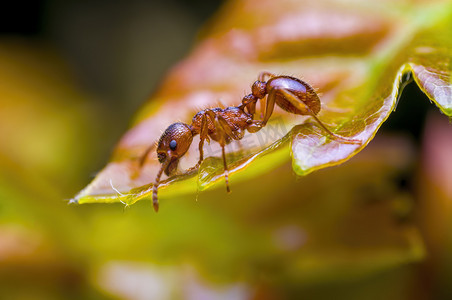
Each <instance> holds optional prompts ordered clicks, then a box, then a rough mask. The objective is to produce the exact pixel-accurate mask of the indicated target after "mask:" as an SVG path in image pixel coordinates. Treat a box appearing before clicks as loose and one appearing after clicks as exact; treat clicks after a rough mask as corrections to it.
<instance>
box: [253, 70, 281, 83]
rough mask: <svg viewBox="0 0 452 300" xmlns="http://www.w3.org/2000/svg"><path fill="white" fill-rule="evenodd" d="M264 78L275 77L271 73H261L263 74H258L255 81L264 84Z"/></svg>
mask: <svg viewBox="0 0 452 300" xmlns="http://www.w3.org/2000/svg"><path fill="white" fill-rule="evenodd" d="M266 76H268V77H270V78H272V77H275V76H276V75H275V74H273V73H270V72H266V71H263V72H260V73H259V76H257V80H259V81H262V82H265V77H266Z"/></svg>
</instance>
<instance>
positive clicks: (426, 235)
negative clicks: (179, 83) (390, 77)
mask: <svg viewBox="0 0 452 300" xmlns="http://www.w3.org/2000/svg"><path fill="white" fill-rule="evenodd" d="M220 4H221V1H201V0H199V1H188V0H169V1H161V2H158V3H154V2H153V1H115V2H112V1H101V0H96V1H51V0H48V1H18V2H15V4H10V6H8V7H7V8H6V7H5V8H4V9H2V10H1V12H0V34H1V35H0V107H1V109H0V298H1V299H285V298H286V299H300V298H303V299H330V298H331V297H333V296H334V297H335V298H338V299H364V298H365V299H433V298H437V299H440V298H442V299H448V298H449V297H451V296H452V290H451V288H450V285H449V282H450V281H451V280H452V260H451V257H452V256H451V255H450V251H451V250H452V245H451V241H452V233H451V232H452V230H450V229H452V221H451V220H452V218H451V216H452V202H451V201H452V199H451V198H452V192H451V186H452V171H451V170H452V167H450V166H451V164H452V160H451V158H450V154H449V153H451V151H452V145H451V141H452V139H451V137H452V133H451V126H450V125H449V124H448V120H447V118H446V117H444V116H441V115H440V113H439V112H437V109H436V108H435V107H433V106H431V105H430V103H429V101H428V98H426V97H425V96H424V95H423V94H422V92H421V91H420V90H419V89H418V88H417V86H416V85H414V84H410V85H409V86H408V87H407V88H406V89H405V91H404V93H403V95H402V99H401V100H400V104H399V106H398V108H397V111H396V112H395V113H393V114H392V115H391V117H390V119H389V120H388V122H386V123H385V125H384V126H383V128H382V129H381V130H380V132H379V134H378V136H377V138H376V139H375V140H374V141H373V142H372V143H371V144H370V145H369V147H367V148H366V149H365V150H364V151H363V152H362V153H360V154H358V155H357V156H356V157H355V158H353V159H352V160H351V161H349V162H347V163H345V164H344V165H342V166H340V167H335V168H329V169H325V170H321V171H318V172H315V173H313V174H311V175H309V176H307V177H304V178H301V179H298V178H296V177H295V176H294V175H293V173H292V171H291V166H290V164H287V165H284V166H281V167H279V168H278V169H276V170H275V171H273V172H272V173H271V174H264V175H262V176H261V177H259V178H257V179H253V180H250V181H248V182H241V183H237V184H234V189H233V195H234V197H231V195H227V194H225V193H223V190H213V191H206V192H203V193H201V194H200V195H199V196H198V199H197V200H198V201H195V199H194V198H193V197H192V196H187V197H181V198H178V199H174V201H171V202H169V201H168V203H167V204H166V205H165V212H164V213H159V214H155V213H154V212H153V210H152V207H151V205H149V202H148V201H140V202H138V203H137V204H136V205H134V206H132V207H124V206H122V205H119V204H118V205H113V204H112V205H82V206H68V205H67V199H70V198H71V197H73V196H74V195H75V194H76V193H77V192H78V191H79V190H80V189H82V188H83V187H84V186H85V185H86V184H87V183H88V182H89V181H90V179H92V178H93V176H94V175H95V172H97V171H98V170H100V169H101V168H102V167H103V166H104V165H105V164H106V163H107V161H108V158H109V156H110V153H111V151H112V149H113V147H114V144H115V142H116V141H117V140H118V139H119V138H120V136H121V135H122V134H123V133H124V132H125V130H126V129H127V126H128V124H129V122H130V120H131V118H132V116H133V114H134V113H135V112H136V111H137V110H138V108H139V107H140V105H141V104H142V103H143V102H144V101H145V100H146V99H147V98H148V97H149V95H150V94H151V93H152V91H153V90H154V89H155V88H156V87H157V85H158V83H159V80H161V78H162V77H163V75H164V73H165V72H166V71H167V70H168V68H170V67H171V66H172V65H173V64H174V63H175V62H176V61H178V60H180V59H181V58H183V57H184V55H185V54H186V53H187V52H188V51H189V50H190V48H191V47H192V45H193V43H194V41H195V40H196V37H197V33H198V32H199V30H200V28H201V25H202V24H204V23H205V22H206V20H208V18H209V17H211V16H212V14H213V12H214V11H215V10H216V9H217V8H218V7H219V5H220ZM448 166H449V167H448ZM276 178H277V180H276ZM262 186H268V187H270V188H268V189H265V190H264V189H262ZM244 203H246V205H244Z"/></svg>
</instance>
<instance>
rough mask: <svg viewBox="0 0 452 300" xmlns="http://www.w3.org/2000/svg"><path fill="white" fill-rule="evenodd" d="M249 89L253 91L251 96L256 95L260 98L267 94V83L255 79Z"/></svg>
mask: <svg viewBox="0 0 452 300" xmlns="http://www.w3.org/2000/svg"><path fill="white" fill-rule="evenodd" d="M251 91H252V93H253V96H255V97H257V98H258V99H262V98H264V97H265V95H266V94H267V83H266V82H262V81H259V80H257V81H255V82H254V83H253V86H252V87H251Z"/></svg>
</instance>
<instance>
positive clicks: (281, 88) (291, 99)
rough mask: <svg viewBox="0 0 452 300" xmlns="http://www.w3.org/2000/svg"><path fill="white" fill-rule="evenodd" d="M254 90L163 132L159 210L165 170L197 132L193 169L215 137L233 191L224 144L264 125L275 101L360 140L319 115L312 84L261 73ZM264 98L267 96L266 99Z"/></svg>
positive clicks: (157, 180)
mask: <svg viewBox="0 0 452 300" xmlns="http://www.w3.org/2000/svg"><path fill="white" fill-rule="evenodd" d="M266 77H269V80H268V81H265V78H266ZM251 91H252V92H251V94H249V95H246V96H245V97H243V99H242V104H240V105H239V106H232V107H228V108H225V109H222V108H212V109H204V110H202V111H200V112H198V113H197V114H196V115H195V116H194V117H193V120H192V124H191V125H188V124H185V123H181V122H178V123H174V124H171V125H170V126H169V127H168V128H167V129H166V130H165V132H163V134H162V136H161V137H160V140H159V141H158V144H157V157H158V160H159V162H160V163H161V164H162V165H161V167H160V170H159V171H158V173H157V177H156V178H155V182H154V185H153V188H152V203H153V206H154V210H155V211H156V212H157V211H158V209H159V202H158V198H157V191H158V186H159V183H160V178H161V176H162V173H163V172H165V174H166V175H167V176H171V175H173V174H174V173H175V172H176V170H177V166H178V164H179V160H180V158H181V157H182V156H184V154H185V153H186V152H187V150H188V148H189V147H190V145H191V143H192V141H193V137H194V136H195V135H197V134H199V135H200V142H199V161H198V163H197V164H196V165H195V166H194V167H193V168H191V169H195V168H197V167H199V166H200V165H201V162H202V161H203V159H204V154H203V145H204V141H207V142H209V143H210V140H211V139H212V140H214V141H216V142H218V143H219V144H220V146H221V150H222V156H223V164H224V177H225V181H226V189H227V191H228V192H230V189H229V171H228V165H227V163H226V155H225V151H224V148H225V146H226V145H227V144H229V143H230V142H231V141H232V140H240V139H242V138H243V136H244V134H245V130H247V131H248V132H250V133H255V132H257V131H259V130H261V129H262V128H263V127H265V125H266V124H267V122H268V120H269V119H270V116H271V115H272V113H273V109H274V107H275V104H276V105H278V106H279V107H281V108H282V109H283V110H285V111H287V112H289V113H293V114H297V115H309V116H311V117H313V118H314V119H315V120H316V121H317V122H318V123H319V125H320V126H321V127H322V128H323V129H324V130H325V131H326V132H327V133H328V134H329V135H330V136H332V137H333V138H335V139H337V140H340V141H343V142H345V143H352V144H357V143H361V142H360V141H359V140H355V139H351V138H346V137H343V136H340V135H337V134H335V133H333V132H331V131H330V130H329V129H328V128H327V127H326V126H325V125H324V124H323V123H322V122H321V121H320V120H319V119H318V118H317V114H318V113H319V112H320V99H319V96H318V95H317V94H316V92H315V91H314V89H313V88H312V87H311V86H310V85H309V84H307V83H306V82H304V81H302V80H300V79H298V78H295V77H291V76H284V75H281V76H279V75H274V74H272V73H268V72H262V73H260V74H259V76H258V80H257V81H256V82H254V83H253V86H252V88H251ZM265 97H267V101H266V102H265ZM258 100H260V104H261V107H263V109H264V113H263V117H262V120H254V115H255V113H256V103H257V101H258ZM264 104H265V107H264ZM149 150H150V149H148V150H147V151H146V152H145V153H144V155H143V156H142V158H141V162H140V164H141V165H143V163H144V161H145V159H146V157H147V154H148V153H149Z"/></svg>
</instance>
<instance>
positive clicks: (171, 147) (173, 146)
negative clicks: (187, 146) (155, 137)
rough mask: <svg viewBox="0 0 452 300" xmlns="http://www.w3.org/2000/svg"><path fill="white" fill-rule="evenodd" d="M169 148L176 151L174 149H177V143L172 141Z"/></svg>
mask: <svg viewBox="0 0 452 300" xmlns="http://www.w3.org/2000/svg"><path fill="white" fill-rule="evenodd" d="M169 147H170V149H171V150H173V151H174V150H176V147H177V142H176V140H172V141H171V142H170V143H169Z"/></svg>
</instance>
